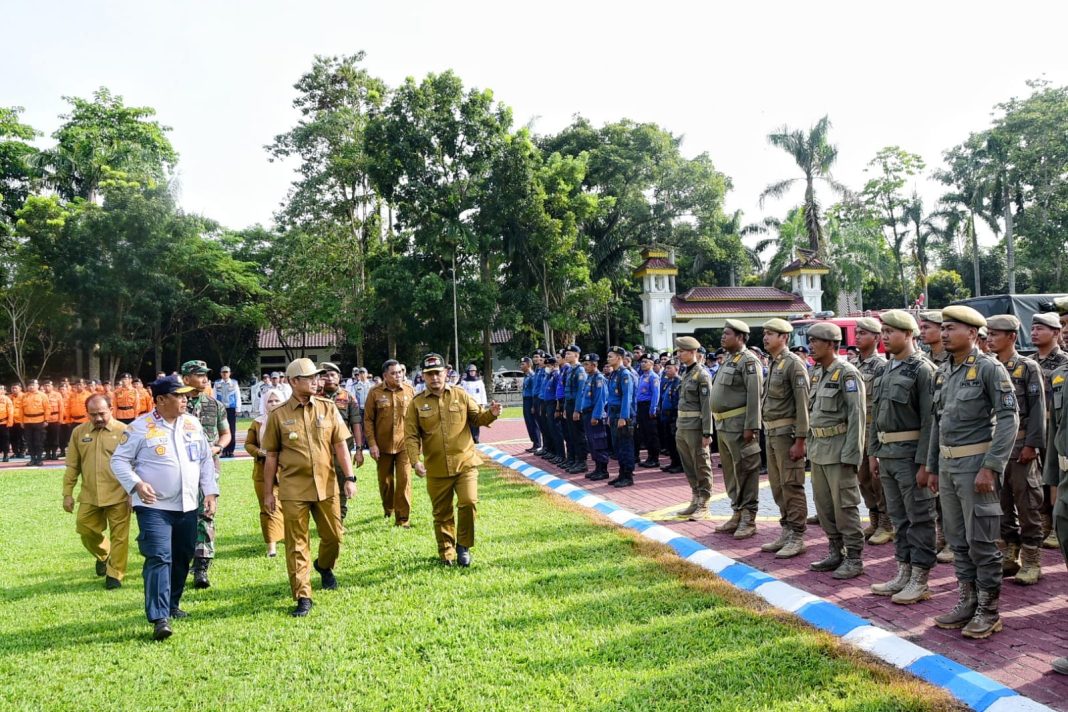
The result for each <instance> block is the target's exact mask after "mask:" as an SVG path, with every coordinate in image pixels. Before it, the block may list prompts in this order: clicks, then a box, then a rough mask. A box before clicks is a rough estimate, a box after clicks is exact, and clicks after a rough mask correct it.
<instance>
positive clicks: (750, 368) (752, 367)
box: [745, 361, 756, 373]
mask: <svg viewBox="0 0 1068 712" xmlns="http://www.w3.org/2000/svg"><path fill="white" fill-rule="evenodd" d="M745 372H746V373H756V362H755V361H750V362H749V363H747V364H745Z"/></svg>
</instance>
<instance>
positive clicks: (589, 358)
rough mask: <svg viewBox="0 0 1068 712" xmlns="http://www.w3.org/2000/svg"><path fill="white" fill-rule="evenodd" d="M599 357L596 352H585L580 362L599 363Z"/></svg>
mask: <svg viewBox="0 0 1068 712" xmlns="http://www.w3.org/2000/svg"><path fill="white" fill-rule="evenodd" d="M600 360H601V357H600V356H598V355H597V354H586V355H585V356H583V357H582V363H599V362H600Z"/></svg>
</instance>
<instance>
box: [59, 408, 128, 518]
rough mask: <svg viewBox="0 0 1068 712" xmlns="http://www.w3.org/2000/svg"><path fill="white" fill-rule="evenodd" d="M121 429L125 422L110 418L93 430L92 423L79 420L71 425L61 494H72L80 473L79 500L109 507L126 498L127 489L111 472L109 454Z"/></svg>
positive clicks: (124, 427) (120, 434)
mask: <svg viewBox="0 0 1068 712" xmlns="http://www.w3.org/2000/svg"><path fill="white" fill-rule="evenodd" d="M124 430H126V425H125V424H123V423H120V422H119V421H117V420H112V421H111V422H109V423H108V424H107V425H106V426H104V427H103V428H101V429H100V430H94V429H93V424H92V423H82V424H80V425H78V426H77V427H76V428H74V430H73V431H72V432H71V434H70V444H69V445H68V446H67V471H66V473H65V474H64V475H63V496H64V497H71V496H73V495H74V485H75V484H76V483H77V482H78V476H79V475H81V478H82V489H81V492H79V493H78V501H79V502H84V503H85V504H91V505H94V506H97V507H108V506H110V505H113V504H119V503H120V502H125V501H126V500H127V495H126V490H124V489H123V488H122V485H120V484H119V481H118V480H117V479H115V474H114V473H113V472H112V471H111V456H112V455H113V454H114V453H115V448H117V447H118V446H119V439H120V438H121V437H122V433H123V431H124Z"/></svg>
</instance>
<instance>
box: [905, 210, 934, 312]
mask: <svg viewBox="0 0 1068 712" xmlns="http://www.w3.org/2000/svg"><path fill="white" fill-rule="evenodd" d="M937 217H938V215H937V214H936V213H932V214H930V215H924V214H923V199H922V198H921V197H920V196H919V194H918V193H916V192H915V191H914V192H913V193H912V199H911V200H909V202H908V203H907V204H906V205H905V214H904V215H903V216H902V222H904V223H905V224H906V225H909V226H911V228H912V232H913V235H912V249H913V257H915V259H916V276H917V277H919V278H920V288H921V289H922V290H923V303H924V304H929V303H930V302H929V299H930V295H929V294H928V293H927V274H928V270H927V268H928V266H929V264H928V254H927V247H928V245H929V244H930V242H931V238H932V237H934V238H937V237H938V236H939V231H938V230H939V226H938V225H937V224H936V222H935V221H936V219H937Z"/></svg>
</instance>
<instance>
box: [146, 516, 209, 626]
mask: <svg viewBox="0 0 1068 712" xmlns="http://www.w3.org/2000/svg"><path fill="white" fill-rule="evenodd" d="M134 512H135V513H136V514H137V526H138V528H139V529H140V530H141V533H140V534H138V535H137V545H138V547H139V548H140V550H141V556H143V557H145V564H144V566H142V567H141V578H143V579H144V580H145V616H146V617H147V618H148V620H149V621H150V622H153V623H155V622H156V621H158V620H161V619H163V618H170V615H171V611H172V610H174V609H175V608H178V604H179V603H180V602H181V600H182V592H183V591H184V590H185V579H186V576H188V575H189V564H190V563H192V561H193V548H194V547H195V546H196V543H197V510H195V509H191V510H189V511H188V512H171V511H168V510H165V509H152V508H151V507H134Z"/></svg>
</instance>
